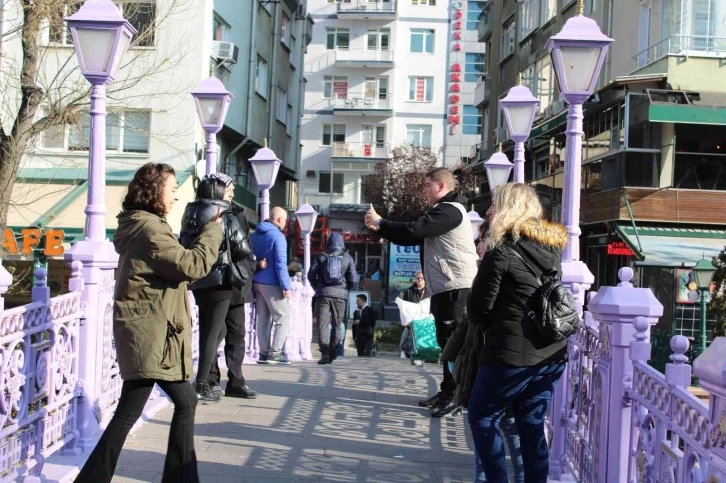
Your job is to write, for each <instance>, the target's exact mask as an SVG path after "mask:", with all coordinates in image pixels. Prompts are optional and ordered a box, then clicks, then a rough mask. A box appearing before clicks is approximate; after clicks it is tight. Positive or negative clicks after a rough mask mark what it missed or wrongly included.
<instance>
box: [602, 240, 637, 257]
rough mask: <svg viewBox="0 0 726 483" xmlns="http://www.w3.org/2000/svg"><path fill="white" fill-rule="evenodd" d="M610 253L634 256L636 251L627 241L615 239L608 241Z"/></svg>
mask: <svg viewBox="0 0 726 483" xmlns="http://www.w3.org/2000/svg"><path fill="white" fill-rule="evenodd" d="M608 255H612V256H625V257H634V256H635V252H634V251H633V250H632V249H631V248H630V247H629V246H628V245H627V244H626V243H625V242H621V241H615V242H610V243H608Z"/></svg>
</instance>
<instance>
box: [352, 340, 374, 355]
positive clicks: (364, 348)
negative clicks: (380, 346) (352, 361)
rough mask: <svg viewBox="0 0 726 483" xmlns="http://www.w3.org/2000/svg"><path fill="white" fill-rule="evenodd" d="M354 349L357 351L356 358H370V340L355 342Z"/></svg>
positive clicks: (371, 346) (371, 342) (371, 343)
mask: <svg viewBox="0 0 726 483" xmlns="http://www.w3.org/2000/svg"><path fill="white" fill-rule="evenodd" d="M355 348H356V349H357V350H358V357H370V356H371V351H372V350H373V341H372V340H356V341H355Z"/></svg>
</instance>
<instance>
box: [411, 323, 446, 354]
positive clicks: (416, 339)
mask: <svg viewBox="0 0 726 483" xmlns="http://www.w3.org/2000/svg"><path fill="white" fill-rule="evenodd" d="M411 332H412V333H413V350H412V353H411V358H412V359H418V360H423V361H428V362H438V360H439V357H441V348H440V347H439V344H438V342H437V341H436V324H435V322H434V318H433V317H431V316H428V317H426V318H425V319H417V320H414V321H412V322H411Z"/></svg>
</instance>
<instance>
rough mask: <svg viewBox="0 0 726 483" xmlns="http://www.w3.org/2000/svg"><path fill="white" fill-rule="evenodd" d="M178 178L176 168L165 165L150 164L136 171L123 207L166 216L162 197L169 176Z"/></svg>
mask: <svg viewBox="0 0 726 483" xmlns="http://www.w3.org/2000/svg"><path fill="white" fill-rule="evenodd" d="M170 175H171V176H176V173H175V172H174V168H172V167H171V166H169V165H168V164H164V163H148V164H145V165H143V166H142V167H140V168H139V170H138V171H136V174H135V175H134V179H132V180H131V182H130V183H129V191H128V193H126V198H124V202H123V204H122V205H121V206H122V207H123V209H124V210H141V211H148V212H149V213H153V214H155V215H158V216H164V215H165V214H166V213H165V212H164V203H163V202H162V196H163V193H164V184H166V179H167V178H168V177H169V176H170Z"/></svg>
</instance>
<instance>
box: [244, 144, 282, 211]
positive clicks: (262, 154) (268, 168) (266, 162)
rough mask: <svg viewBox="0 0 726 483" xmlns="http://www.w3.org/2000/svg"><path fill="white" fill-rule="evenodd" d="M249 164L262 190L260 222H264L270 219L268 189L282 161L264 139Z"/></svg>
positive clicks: (271, 185)
mask: <svg viewBox="0 0 726 483" xmlns="http://www.w3.org/2000/svg"><path fill="white" fill-rule="evenodd" d="M250 164H251V165H252V171H253V172H254V173H255V179H256V180H257V186H259V187H260V189H261V190H262V203H260V215H261V217H260V221H265V220H266V219H268V218H269V217H270V188H272V187H273V186H274V184H275V179H277V172H278V171H279V170H280V164H282V161H281V160H279V159H278V158H277V156H276V155H275V152H274V151H272V149H270V148H268V147H267V140H266V139H265V147H263V148H261V149H258V150H257V152H256V153H255V155H254V156H252V157H251V158H250Z"/></svg>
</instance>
